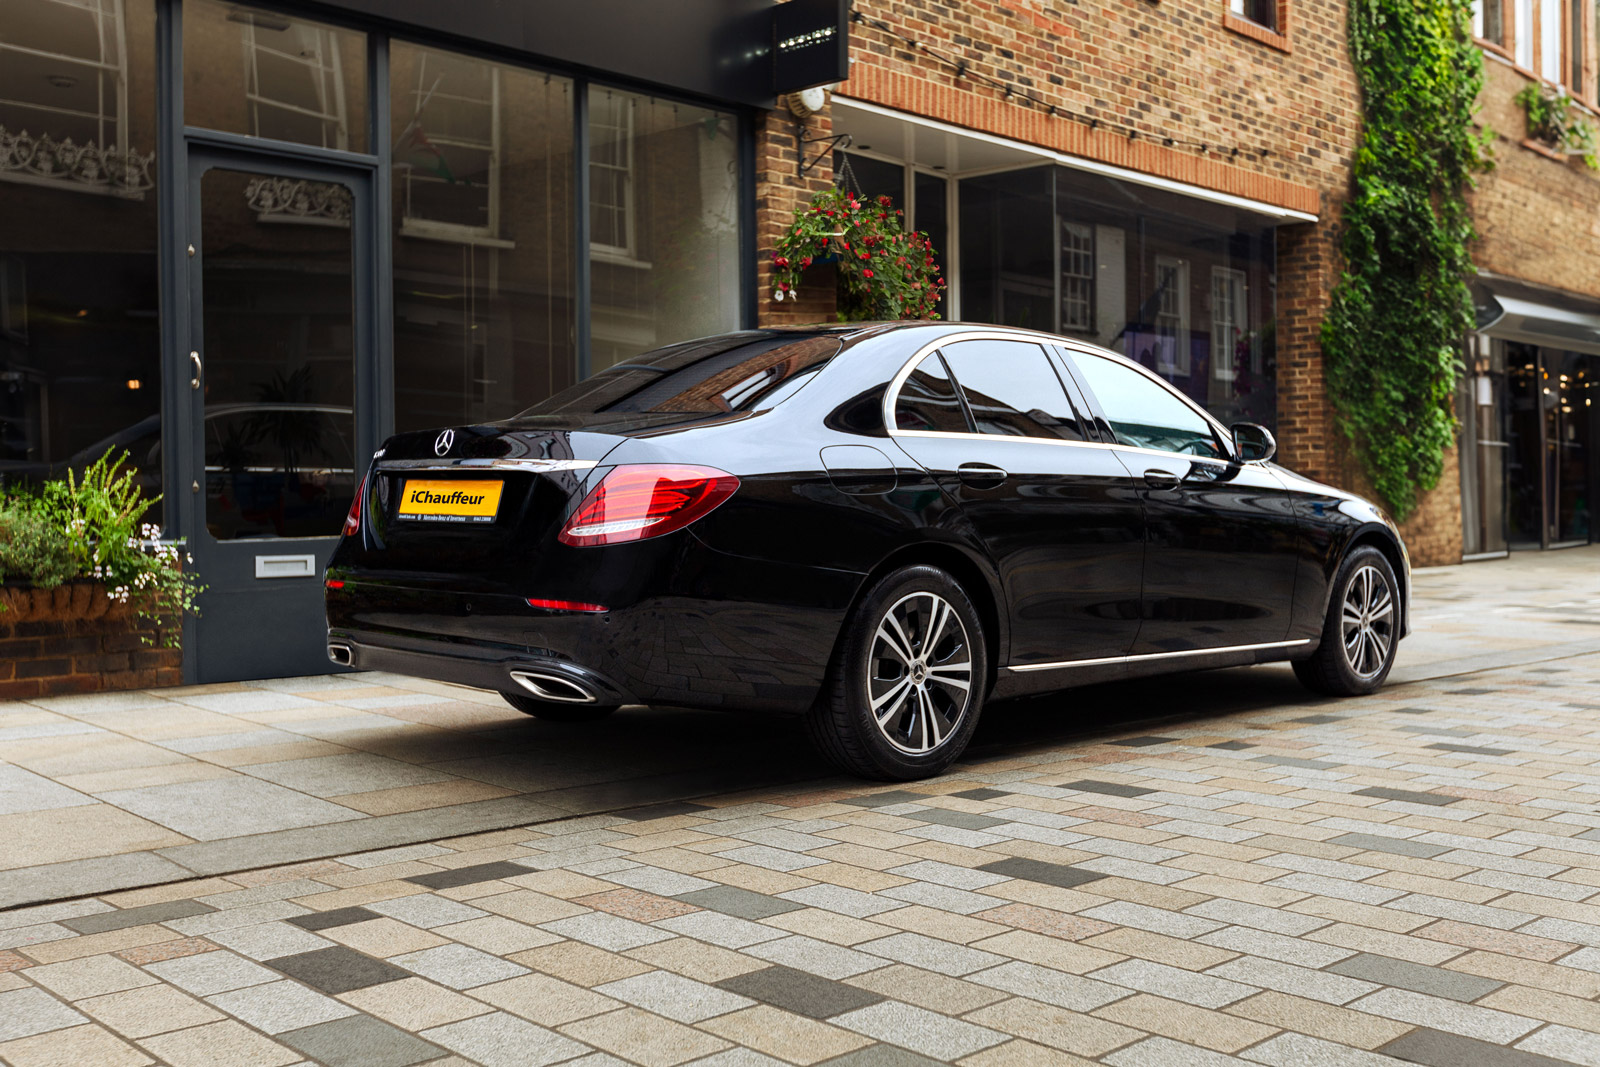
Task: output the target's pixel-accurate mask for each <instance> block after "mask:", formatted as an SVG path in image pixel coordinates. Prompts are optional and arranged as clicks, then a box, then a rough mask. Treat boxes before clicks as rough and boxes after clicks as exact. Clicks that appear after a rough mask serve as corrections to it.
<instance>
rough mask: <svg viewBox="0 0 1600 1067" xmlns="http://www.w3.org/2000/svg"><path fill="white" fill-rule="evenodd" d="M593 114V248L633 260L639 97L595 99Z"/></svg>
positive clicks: (607, 93)
mask: <svg viewBox="0 0 1600 1067" xmlns="http://www.w3.org/2000/svg"><path fill="white" fill-rule="evenodd" d="M589 109H590V110H589V243H590V245H591V246H592V247H593V249H594V251H596V252H598V253H608V252H609V253H611V254H613V255H616V256H620V257H622V258H624V259H632V258H634V240H633V237H634V234H633V97H632V96H630V95H628V94H626V93H620V92H612V91H610V90H607V91H605V92H601V93H594V94H591V95H590V98H589Z"/></svg>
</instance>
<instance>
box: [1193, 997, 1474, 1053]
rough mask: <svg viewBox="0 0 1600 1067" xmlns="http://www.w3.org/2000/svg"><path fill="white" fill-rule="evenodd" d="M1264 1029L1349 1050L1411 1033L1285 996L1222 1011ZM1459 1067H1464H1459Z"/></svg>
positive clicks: (1390, 1023) (1392, 1024)
mask: <svg viewBox="0 0 1600 1067" xmlns="http://www.w3.org/2000/svg"><path fill="white" fill-rule="evenodd" d="M1223 1010H1224V1011H1225V1012H1227V1013H1228V1014H1230V1015H1237V1016H1240V1017H1242V1018H1245V1019H1253V1020H1254V1021H1256V1022H1259V1023H1264V1024H1266V1025H1267V1026H1270V1027H1275V1028H1278V1029H1283V1030H1292V1031H1294V1032H1295V1033H1299V1034H1307V1035H1309V1036H1311V1037H1320V1038H1322V1039H1323V1040H1325V1041H1334V1042H1337V1043H1339V1044H1341V1045H1349V1046H1351V1047H1352V1048H1359V1049H1375V1048H1377V1047H1378V1046H1380V1045H1385V1044H1387V1043H1389V1042H1390V1041H1393V1040H1394V1039H1395V1038H1397V1037H1399V1036H1400V1035H1402V1034H1404V1033H1407V1032H1408V1031H1410V1030H1411V1029H1412V1027H1411V1026H1409V1025H1408V1024H1406V1023H1398V1022H1394V1021H1393V1020H1390V1019H1380V1018H1379V1017H1378V1016H1376V1015H1368V1014H1367V1013H1366V1012H1361V1011H1352V1010H1350V1009H1349V1008H1341V1007H1338V1006H1337V1005H1334V1004H1324V1003H1322V1002H1321V1001H1316V1000H1307V999H1305V998H1304V997H1295V996H1290V995H1289V994H1287V993H1275V992H1266V993H1257V994H1256V995H1255V996H1253V997H1250V998H1248V999H1245V1000H1241V1001H1239V1002H1238V1003H1236V1004H1230V1005H1228V1006H1227V1007H1226V1008H1224V1009H1223ZM1461 1067H1467V1065H1465V1064H1463V1065H1461Z"/></svg>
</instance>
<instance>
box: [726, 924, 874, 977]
mask: <svg viewBox="0 0 1600 1067" xmlns="http://www.w3.org/2000/svg"><path fill="white" fill-rule="evenodd" d="M744 953H745V955H747V956H754V957H756V958H757V959H762V960H767V961H768V962H770V963H781V964H784V965H786V966H789V967H794V968H796V969H798V970H802V971H809V972H811V973H812V974H816V975H821V976H822V977H823V978H851V977H854V976H855V975H858V974H865V973H866V972H868V971H875V970H877V969H878V968H880V967H887V966H889V961H888V960H885V959H884V958H883V957H881V956H869V955H867V954H866V953H865V952H857V951H855V950H854V949H848V948H844V947H842V946H840V945H830V944H829V943H828V942H826V941H818V940H817V939H816V938H812V937H803V936H801V935H799V934H791V935H790V936H788V937H780V938H778V939H776V940H774V941H763V942H761V944H759V945H751V946H749V947H748V948H746V949H745V950H744Z"/></svg>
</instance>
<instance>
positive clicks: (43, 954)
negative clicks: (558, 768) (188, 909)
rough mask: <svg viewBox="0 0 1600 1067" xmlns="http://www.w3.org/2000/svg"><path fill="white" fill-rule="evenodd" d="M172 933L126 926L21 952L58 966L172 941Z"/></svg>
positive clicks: (159, 929) (51, 942)
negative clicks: (86, 958)
mask: <svg viewBox="0 0 1600 1067" xmlns="http://www.w3.org/2000/svg"><path fill="white" fill-rule="evenodd" d="M172 938H173V934H172V931H171V930H168V929H167V928H166V927H165V926H156V925H154V924H148V925H145V926H129V927H126V928H124V929H122V930H108V931H106V932H105V933H103V934H84V935H83V936H81V937H71V938H66V939H64V940H61V941H45V942H42V943H40V944H37V945H28V946H26V947H25V948H22V949H20V950H19V951H20V952H22V954H23V955H25V956H28V957H31V958H32V959H34V960H35V961H37V962H39V963H60V962H61V961H63V960H75V959H79V958H81V957H84V956H98V955H100V954H101V953H102V952H120V951H122V950H124V949H130V948H136V947H138V946H140V945H153V944H156V943H158V942H162V941H171V940H172Z"/></svg>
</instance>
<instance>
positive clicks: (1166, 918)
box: [1081, 900, 1224, 938]
mask: <svg viewBox="0 0 1600 1067" xmlns="http://www.w3.org/2000/svg"><path fill="white" fill-rule="evenodd" d="M1081 914H1082V915H1084V916H1085V917H1086V918H1090V919H1099V920H1100V921H1101V922H1108V923H1114V924H1116V925H1117V926H1131V927H1133V928H1134V929H1136V930H1149V931H1151V932H1152V933H1157V934H1166V935H1167V936H1168V937H1182V938H1192V937H1199V936H1200V935H1201V934H1209V933H1210V932H1211V931H1213V930H1220V929H1222V927H1223V925H1224V924H1223V923H1219V922H1217V921H1216V920H1214V919H1206V918H1202V917H1201V916H1198V915H1185V914H1183V913H1182V912H1176V911H1168V910H1167V909H1165V908H1153V907H1151V906H1150V905H1148V904H1135V903H1133V902H1132V901H1131V900H1113V901H1110V902H1109V903H1106V904H1101V905H1100V906H1098V907H1094V908H1089V909H1087V910H1085V911H1083V912H1082V913H1081Z"/></svg>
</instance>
